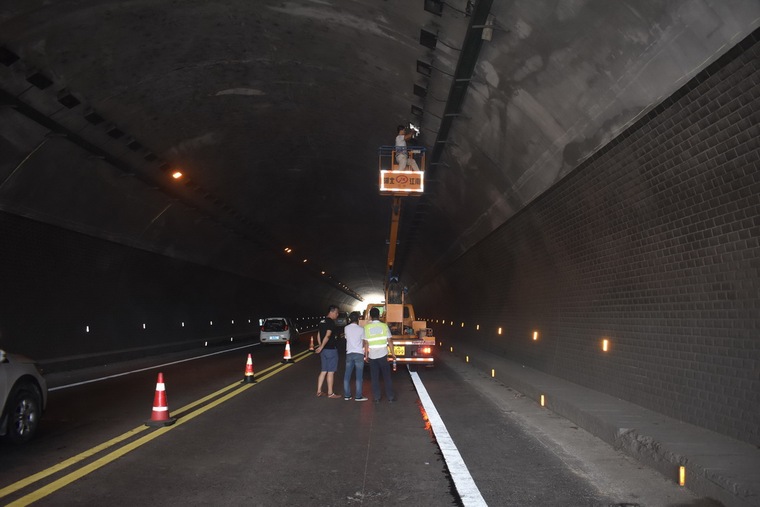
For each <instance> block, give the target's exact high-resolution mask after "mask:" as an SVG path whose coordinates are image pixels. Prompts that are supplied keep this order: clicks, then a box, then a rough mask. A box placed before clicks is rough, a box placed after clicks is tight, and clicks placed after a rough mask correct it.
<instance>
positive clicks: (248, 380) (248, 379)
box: [243, 354, 256, 384]
mask: <svg viewBox="0 0 760 507" xmlns="http://www.w3.org/2000/svg"><path fill="white" fill-rule="evenodd" d="M243 383H244V384H255V383H256V378H255V377H254V376H253V359H252V358H251V354H248V361H246V362H245V375H244V376H243Z"/></svg>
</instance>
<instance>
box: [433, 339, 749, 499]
mask: <svg viewBox="0 0 760 507" xmlns="http://www.w3.org/2000/svg"><path fill="white" fill-rule="evenodd" d="M442 343H443V346H442V347H441V351H440V352H439V354H446V355H449V356H457V357H458V358H460V359H461V360H462V361H465V360H468V362H469V364H470V365H471V366H472V367H473V368H478V369H480V370H483V371H484V372H486V373H487V374H488V375H491V373H492V371H493V376H494V378H495V379H497V380H498V381H500V382H501V383H503V384H506V385H508V386H509V387H511V388H513V389H514V390H517V391H519V392H521V393H522V394H524V395H525V396H527V397H529V398H531V399H534V400H536V402H537V403H538V402H540V399H541V395H544V399H545V403H546V407H547V408H548V409H549V410H552V411H553V412H555V413H557V414H558V415H560V416H562V417H564V418H566V419H568V420H570V421H572V422H574V423H575V424H577V425H578V426H579V427H581V428H583V429H584V430H586V431H588V432H589V433H591V434H593V435H595V436H597V437H599V438H600V439H602V440H604V441H605V442H607V443H609V444H610V445H612V446H614V447H615V448H616V449H620V450H622V451H623V452H625V453H627V454H629V455H630V456H632V457H634V458H636V459H637V460H639V461H640V462H641V463H643V464H645V465H646V466H649V467H651V468H653V469H655V470H657V471H659V472H660V473H662V474H663V475H665V476H666V477H667V478H669V479H672V480H673V481H674V482H677V481H678V472H679V467H680V466H684V467H686V487H688V488H689V489H691V490H692V491H694V492H695V493H697V494H699V495H703V496H707V497H711V498H713V499H715V500H718V501H719V502H721V503H723V504H724V505H726V506H727V507H734V506H736V507H748V506H755V507H757V506H760V449H758V448H757V447H755V446H752V445H750V444H747V443H744V442H741V441H738V440H735V439H732V438H729V437H727V436H724V435H721V434H719V433H715V432H712V431H709V430H706V429H704V428H700V427H698V426H694V425H691V424H687V423H684V422H681V421H678V420H676V419H672V418H670V417H666V416H664V415H662V414H659V413H657V412H653V411H651V410H648V409H646V408H643V407H640V406H638V405H635V404H633V403H629V402H627V401H624V400H621V399H619V398H615V397H613V396H610V395H608V394H604V393H601V392H598V391H594V390H592V389H588V388H586V387H582V386H580V385H577V384H573V383H572V382H568V381H567V380H563V379H561V378H558V377H554V376H551V375H548V374H546V373H542V372H540V371H538V370H534V369H532V368H528V367H525V366H523V365H521V364H518V363H515V362H512V361H509V360H507V359H505V358H503V357H499V356H498V355H495V354H493V353H490V352H487V351H485V350H483V349H481V348H478V347H477V346H474V345H470V344H463V343H460V342H457V343H453V342H452V343H448V342H446V341H444V342H442ZM452 346H453V347H454V351H453V352H450V348H451V347H452ZM447 359H448V358H447Z"/></svg>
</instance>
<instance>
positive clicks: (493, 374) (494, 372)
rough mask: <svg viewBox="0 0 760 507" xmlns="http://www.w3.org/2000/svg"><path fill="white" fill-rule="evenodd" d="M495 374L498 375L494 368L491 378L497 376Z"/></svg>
mask: <svg viewBox="0 0 760 507" xmlns="http://www.w3.org/2000/svg"><path fill="white" fill-rule="evenodd" d="M495 376H496V370H494V369H491V378H493V377H495Z"/></svg>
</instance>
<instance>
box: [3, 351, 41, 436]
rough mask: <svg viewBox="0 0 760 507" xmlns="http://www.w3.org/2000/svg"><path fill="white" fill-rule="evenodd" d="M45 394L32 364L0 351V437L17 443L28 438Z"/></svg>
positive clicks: (37, 421)
mask: <svg viewBox="0 0 760 507" xmlns="http://www.w3.org/2000/svg"><path fill="white" fill-rule="evenodd" d="M47 394H48V392H47V383H46V382H45V379H44V378H43V377H42V373H41V372H40V370H39V368H38V367H37V365H36V364H35V363H34V361H32V360H31V359H28V358H26V357H24V356H20V355H16V354H8V353H6V352H5V351H4V350H0V408H2V412H0V436H1V437H4V438H5V439H6V440H9V441H10V442H13V443H17V444H20V443H23V442H26V441H27V440H29V439H30V438H32V436H34V432H35V431H36V430H37V426H38V424H39V422H40V418H41V417H42V413H43V412H44V411H45V406H46V405H47Z"/></svg>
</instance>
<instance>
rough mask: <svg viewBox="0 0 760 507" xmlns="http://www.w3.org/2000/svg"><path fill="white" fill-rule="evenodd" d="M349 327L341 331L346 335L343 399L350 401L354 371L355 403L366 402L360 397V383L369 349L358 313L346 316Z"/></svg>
mask: <svg viewBox="0 0 760 507" xmlns="http://www.w3.org/2000/svg"><path fill="white" fill-rule="evenodd" d="M348 321H349V322H350V324H349V325H347V326H346V328H345V329H344V330H343V332H344V333H345V335H346V373H345V374H344V375H343V399H344V400H346V401H350V400H351V373H352V372H353V371H354V369H355V370H356V393H355V395H356V398H354V399H355V400H356V401H367V398H365V397H364V396H362V381H363V379H364V361H366V360H367V357H368V354H369V347H368V346H367V340H366V339H365V338H364V328H363V327H361V326H360V325H359V324H358V322H359V312H351V315H349V316H348Z"/></svg>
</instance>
